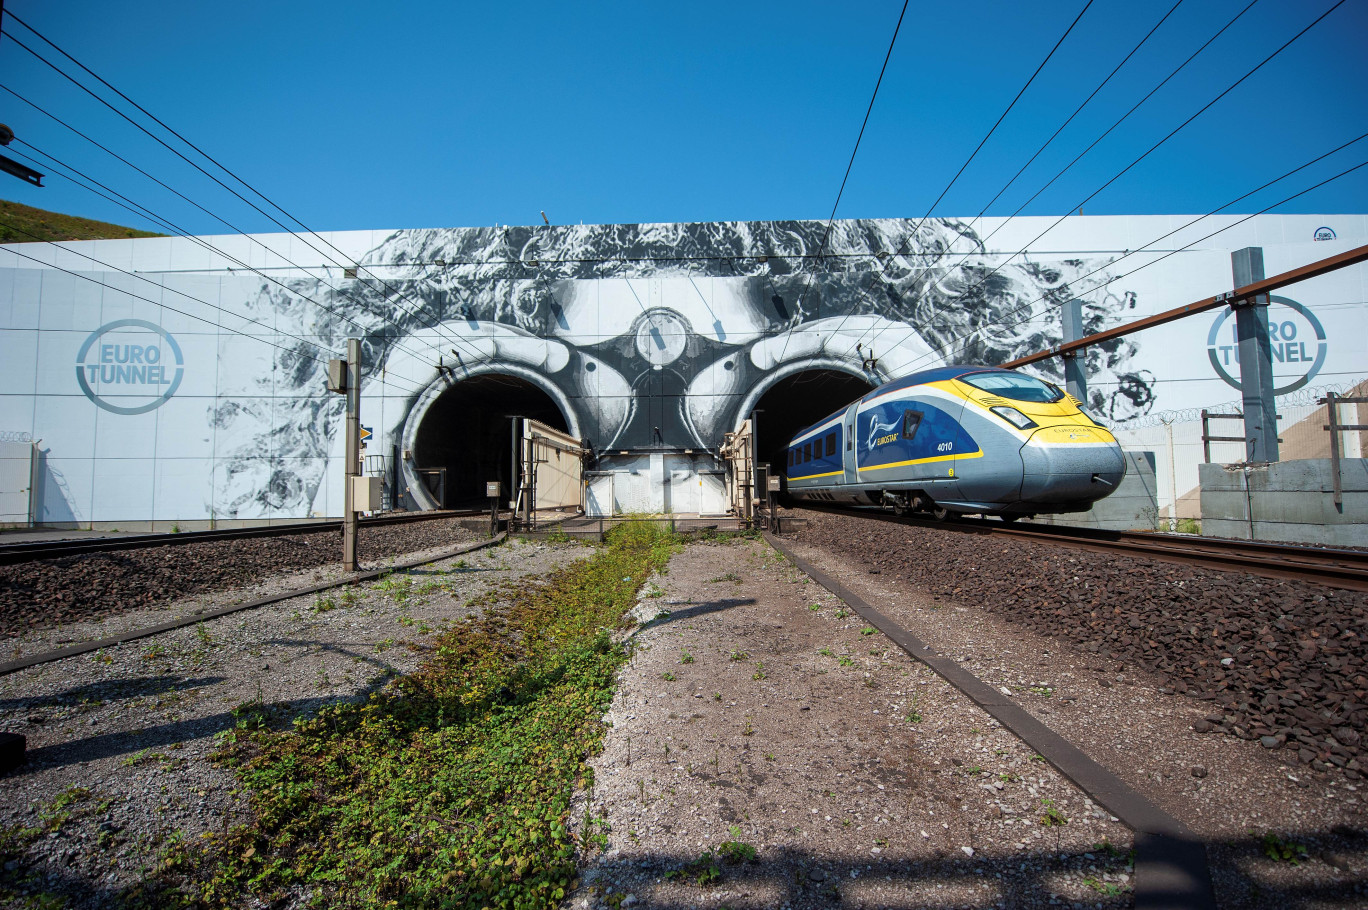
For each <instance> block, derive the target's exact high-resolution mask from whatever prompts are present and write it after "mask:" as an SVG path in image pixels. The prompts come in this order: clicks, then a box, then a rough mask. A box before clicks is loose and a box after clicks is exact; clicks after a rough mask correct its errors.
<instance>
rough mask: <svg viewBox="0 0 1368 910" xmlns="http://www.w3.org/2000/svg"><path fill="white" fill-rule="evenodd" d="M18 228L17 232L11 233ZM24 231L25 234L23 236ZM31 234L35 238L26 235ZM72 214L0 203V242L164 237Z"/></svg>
mask: <svg viewBox="0 0 1368 910" xmlns="http://www.w3.org/2000/svg"><path fill="white" fill-rule="evenodd" d="M14 228H18V229H19V230H14ZM23 231H27V232H28V233H27V234H26V233H22V232H23ZM30 234H32V235H35V236H32V237H31V236H29V235H30ZM164 236H166V235H165V234H153V233H150V232H148V231H139V230H136V229H134V228H130V227H123V226H121V225H117V224H106V223H105V222H103V221H92V220H90V219H89V218H78V217H76V216H75V215H59V214H57V213H56V212H45V211H43V210H42V209H35V208H34V207H33V206H30V205H21V204H20V203H18V202H6V201H4V200H0V243H27V242H31V241H33V240H35V239H37V240H109V239H114V238H124V237H164Z"/></svg>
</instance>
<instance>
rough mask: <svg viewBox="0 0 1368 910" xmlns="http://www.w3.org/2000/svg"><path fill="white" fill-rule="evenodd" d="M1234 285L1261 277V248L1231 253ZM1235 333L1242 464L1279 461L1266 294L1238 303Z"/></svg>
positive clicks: (1262, 274)
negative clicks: (1241, 422)
mask: <svg viewBox="0 0 1368 910" xmlns="http://www.w3.org/2000/svg"><path fill="white" fill-rule="evenodd" d="M1230 259H1231V270H1232V271H1233V272H1234V276H1235V286H1236V287H1244V286H1246V285H1250V284H1254V283H1255V282H1256V281H1262V280H1263V278H1264V262H1263V249H1262V248H1261V247H1257V246H1250V247H1245V248H1244V249H1242V250H1236V251H1235V252H1233V253H1231V254H1230ZM1234 309H1235V332H1236V336H1237V338H1238V341H1239V355H1240V398H1241V405H1242V408H1243V410H1244V427H1245V461H1249V462H1272V461H1277V460H1278V418H1277V416H1276V414H1277V408H1276V406H1275V404H1274V398H1273V351H1272V342H1271V341H1270V340H1269V337H1268V295H1266V294H1259V295H1255V296H1253V297H1249V298H1246V299H1244V300H1240V301H1237V302H1236V303H1235V305H1234Z"/></svg>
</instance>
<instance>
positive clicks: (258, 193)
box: [6, 14, 546, 362]
mask: <svg viewBox="0 0 1368 910" xmlns="http://www.w3.org/2000/svg"><path fill="white" fill-rule="evenodd" d="M11 18H12V19H14V21H16V22H18V23H19V24H20V25H22V26H23V27H24V28H26V29H27V30H28V31H30V32H31V33H33V34H34V35H35V36H36V37H37V38H38V39H39V40H40V41H42V42H43V43H44V44H46V45H47V46H48V47H50V48H52V49H53V50H55V51H56V52H57V53H59V54H61V55H62V56H63V57H65V58H66V59H68V60H70V61H71V62H72V63H74V64H75V65H76V66H79V67H80V68H81V69H82V70H83V71H85V72H86V73H87V74H89V75H90V76H91V77H92V78H94V79H96V80H97V81H99V83H100V84H101V85H103V86H104V87H105V88H107V89H109V90H110V91H112V92H113V93H114V94H116V95H118V96H119V97H120V98H122V99H123V100H124V101H126V102H128V103H129V104H131V105H133V107H135V108H137V109H138V110H139V111H140V112H142V114H143V115H145V116H146V117H148V118H150V119H151V120H152V121H153V122H155V123H156V124H157V125H158V126H160V127H161V128H162V129H164V130H166V131H167V132H168V133H170V134H171V135H173V136H175V137H176V138H177V139H179V140H180V141H181V142H183V143H185V144H186V145H187V146H189V147H190V148H191V149H193V150H194V151H195V152H197V153H198V154H199V155H201V156H202V157H203V158H204V159H205V160H207V161H209V162H210V163H211V164H213V165H214V166H215V167H217V168H218V169H219V170H221V171H223V172H224V173H225V174H227V175H228V176H229V177H231V178H232V179H234V180H236V181H237V182H238V183H239V184H240V185H241V186H243V187H244V188H245V189H246V190H248V191H249V192H251V193H252V194H253V195H255V196H256V197H257V198H259V199H261V200H262V201H263V202H265V203H266V204H267V205H269V206H271V207H272V208H274V209H275V210H276V211H278V212H280V213H281V214H282V215H284V216H285V217H286V218H287V219H289V220H290V221H293V222H294V223H295V224H297V225H299V226H300V227H301V228H303V229H304V231H305V232H306V233H308V234H310V235H312V236H313V237H315V238H316V239H317V240H319V241H320V242H321V243H323V244H324V245H325V246H328V247H330V248H331V249H332V250H333V252H335V253H337V254H338V255H339V256H341V257H342V258H343V259H348V258H349V257H348V256H347V254H346V253H344V252H342V250H339V249H338V248H337V247H336V246H334V245H333V244H332V243H331V242H330V241H329V240H327V239H326V238H324V237H322V236H320V235H319V234H318V233H317V232H316V231H314V230H313V229H312V228H310V227H309V226H308V225H306V224H305V223H304V222H303V221H301V220H300V219H299V218H297V217H295V216H294V215H292V214H290V213H289V212H287V211H286V210H285V209H284V208H282V207H281V206H280V205H279V204H278V203H277V202H275V201H274V200H272V199H271V198H270V197H268V196H266V195H265V194H264V193H262V192H261V191H260V190H258V189H257V188H256V187H254V186H253V185H252V184H250V183H248V182H247V181H246V180H245V179H243V178H242V177H240V176H238V174H237V173H235V172H234V171H233V170H231V169H230V168H229V167H228V166H227V165H225V164H223V163H222V162H221V161H219V160H218V159H217V158H215V157H213V156H212V155H210V154H209V153H208V152H206V151H205V150H204V149H202V148H200V147H199V146H198V145H196V144H195V143H194V142H191V141H190V140H189V139H187V138H186V137H185V136H183V135H181V133H179V132H178V131H177V130H175V129H174V128H172V127H171V126H170V125H168V124H167V123H165V122H164V121H163V120H161V119H160V118H159V117H157V116H156V115H155V114H153V113H152V112H151V111H149V110H148V109H147V108H145V107H143V106H142V105H141V104H139V103H138V102H136V101H134V100H133V99H132V98H130V97H129V96H128V95H126V94H124V93H123V92H122V91H120V90H119V89H118V88H116V87H115V86H114V85H112V84H111V83H110V82H109V81H108V80H106V79H105V78H104V77H102V76H101V75H100V74H99V73H96V72H95V71H94V70H92V69H91V68H90V67H88V66H86V65H85V64H84V63H82V62H81V61H80V60H77V59H76V58H75V57H73V56H72V55H71V54H69V53H67V52H66V51H65V50H63V49H62V48H61V47H59V46H57V44H55V43H54V42H53V41H52V40H50V39H49V38H48V37H47V36H45V35H43V34H42V33H41V32H39V31H38V30H37V29H35V28H34V27H33V26H31V25H29V24H28V23H27V22H25V21H24V20H23V19H21V18H19V17H18V16H15V15H13V14H11ZM6 34H8V33H6ZM10 37H11V38H13V35H11V36H10ZM16 43H18V42H17V41H16ZM21 46H22V45H21ZM25 50H29V53H34V52H33V51H32V50H30V49H29V48H27V47H25ZM35 56H38V55H37V54H35ZM40 59H42V58H41V57H40ZM45 62H46V61H45ZM49 65H51V64H49ZM54 68H55V67H54ZM59 71H60V70H59ZM64 75H65V74H64ZM68 78H70V77H69V76H68ZM72 81H75V80H72ZM77 84H79V83H77ZM82 87H83V88H84V86H82ZM87 91H89V90H88V89H87ZM91 94H92V95H94V93H93V92H92V93H91ZM95 97H97V98H98V96H95ZM100 100H101V101H103V99H100ZM104 103H106V104H108V102H104ZM110 109H111V110H114V108H113V106H112V105H110ZM116 113H120V115H121V116H124V117H125V119H127V120H129V122H130V123H133V121H132V119H131V118H128V117H127V116H126V115H123V114H122V112H119V111H117V110H116ZM134 125H135V126H138V124H136V123H135V124H134ZM138 128H139V129H143V128H142V127H141V126H139V127H138ZM143 132H145V133H147V135H149V136H152V138H154V139H157V141H158V142H161V144H162V145H163V146H165V147H166V148H167V149H169V150H170V151H172V152H174V153H175V154H176V155H178V156H179V157H180V158H181V159H182V160H184V161H186V163H188V164H190V165H191V166H193V167H195V168H196V169H197V170H199V171H200V172H201V173H203V174H204V175H205V176H207V177H209V178H210V179H211V180H214V182H215V183H218V184H219V185H220V186H223V188H224V189H226V190H228V191H229V192H230V193H233V195H235V196H237V197H238V198H239V199H242V201H243V202H246V203H247V204H248V205H250V206H252V208H254V209H256V210H257V211H258V212H260V213H261V214H262V215H264V216H266V217H267V218H270V219H271V221H273V222H275V223H276V224H277V225H279V226H280V228H281V229H282V230H284V231H286V232H288V233H289V234H290V235H291V236H292V237H297V238H299V239H300V240H302V241H303V242H304V243H305V244H307V245H308V246H309V248H310V249H312V250H314V252H316V253H318V254H319V255H320V256H325V255H326V254H324V253H323V251H322V250H319V249H318V248H317V247H315V246H314V245H313V244H311V243H309V242H308V241H307V240H304V238H303V237H300V236H299V234H298V233H297V232H295V231H294V230H292V229H290V228H289V227H286V226H285V225H284V224H281V223H280V222H279V221H277V220H276V219H275V218H274V217H273V216H271V215H270V214H268V213H266V212H264V211H262V210H261V209H260V208H258V207H257V206H256V205H255V204H253V203H252V202H251V201H250V200H247V199H245V198H243V197H242V196H241V195H239V194H238V193H237V192H236V191H234V190H233V189H232V188H231V187H228V186H227V185H225V184H224V183H223V182H222V181H220V180H218V179H217V178H216V177H214V176H213V175H212V174H209V173H208V172H207V171H205V170H204V169H203V168H201V167H199V165H197V164H195V163H194V162H193V161H190V159H189V158H186V157H185V156H184V155H182V154H181V153H180V152H178V151H176V150H175V149H173V148H171V146H170V145H167V143H165V142H162V140H160V139H158V138H157V137H156V136H153V134H152V133H151V132H149V131H147V130H145V129H143ZM545 218H546V215H545V213H543V214H542V219H543V220H545ZM334 264H335V265H337V266H338V267H341V268H345V267H346V266H342V265H341V263H334ZM355 265H356V267H357V268H358V269H362V268H366V267H365V266H363V265H361V264H360V263H356V264H355ZM366 271H368V272H370V273H371V275H372V276H373V277H375V278H376V279H377V280H379V281H381V282H382V283H384V284H385V287H386V288H387V289H389V290H394V289H393V288H392V287H391V286H390V285H389V284H388V283H386V282H384V279H383V278H379V276H377V275H375V273H374V272H373V271H371V270H370V269H368V268H366ZM395 293H396V294H398V292H397V291H396V292H395ZM404 299H410V298H407V297H404ZM415 315H416V314H415ZM429 328H434V329H436V330H437V331H438V334H441V332H440V329H439V328H438V327H437V326H436V325H435V324H434V325H430V326H429ZM448 340H450V341H452V342H453V343H460V341H459V339H457V338H456V337H455V336H451V337H450V338H449V339H448ZM478 353H479V351H478V350H476V354H477V355H478ZM477 362H478V361H477Z"/></svg>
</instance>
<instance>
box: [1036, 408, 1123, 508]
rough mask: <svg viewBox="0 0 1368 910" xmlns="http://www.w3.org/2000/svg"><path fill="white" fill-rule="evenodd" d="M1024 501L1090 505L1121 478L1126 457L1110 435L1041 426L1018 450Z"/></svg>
mask: <svg viewBox="0 0 1368 910" xmlns="http://www.w3.org/2000/svg"><path fill="white" fill-rule="evenodd" d="M1021 463H1022V477H1021V498H1022V501H1024V502H1052V503H1064V502H1077V503H1089V502H1095V501H1096V500H1099V499H1101V498H1103V497H1104V496H1107V495H1108V494H1110V493H1112V492H1113V491H1114V490H1115V489H1116V488H1117V486H1118V485H1119V484H1120V483H1121V478H1122V477H1124V476H1125V475H1126V459H1125V456H1124V455H1123V454H1122V453H1121V446H1119V445H1118V444H1117V443H1116V440H1115V439H1114V438H1113V437H1112V435H1111V434H1110V433H1107V432H1106V431H1105V430H1104V431H1100V432H1099V431H1097V430H1093V429H1091V428H1088V427H1080V426H1056V427H1045V428H1043V429H1041V430H1037V431H1036V432H1035V433H1034V434H1033V435H1032V436H1031V438H1030V439H1028V440H1027V441H1026V444H1025V445H1023V446H1022V447H1021Z"/></svg>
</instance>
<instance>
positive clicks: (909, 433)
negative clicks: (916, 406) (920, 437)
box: [902, 411, 922, 439]
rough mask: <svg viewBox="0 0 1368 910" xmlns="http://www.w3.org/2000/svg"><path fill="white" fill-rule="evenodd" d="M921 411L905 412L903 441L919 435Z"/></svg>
mask: <svg viewBox="0 0 1368 910" xmlns="http://www.w3.org/2000/svg"><path fill="white" fill-rule="evenodd" d="M921 420H922V414H921V411H903V431H902V438H903V439H911V438H912V437H914V436H916V435H917V428H918V427H920V426H921Z"/></svg>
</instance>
